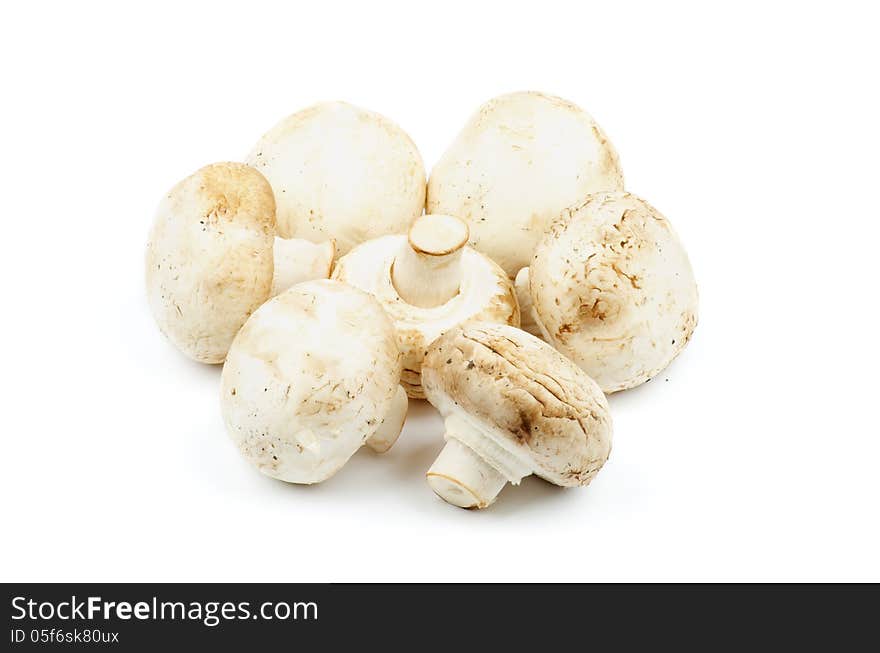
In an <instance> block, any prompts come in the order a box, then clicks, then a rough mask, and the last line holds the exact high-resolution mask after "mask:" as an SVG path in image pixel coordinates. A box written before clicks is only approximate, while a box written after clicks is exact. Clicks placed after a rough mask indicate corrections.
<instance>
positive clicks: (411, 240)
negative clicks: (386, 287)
mask: <svg viewBox="0 0 880 653" xmlns="http://www.w3.org/2000/svg"><path fill="white" fill-rule="evenodd" d="M468 237H469V233H468V227H467V224H465V223H464V222H462V221H461V220H459V219H458V218H454V217H452V216H450V215H424V216H422V217H420V218H418V219H417V220H416V221H415V222H414V223H413V225H412V227H410V230H409V237H408V239H407V243H406V244H405V245H404V246H403V247H402V248H401V250H400V252H399V253H398V255H397V257H396V258H395V259H394V264H393V265H392V267H391V281H392V283H393V284H394V288H395V289H396V290H397V292H398V294H399V295H400V296H401V298H402V299H403V300H404V301H405V302H407V303H409V304H412V305H413V306H419V307H421V308H433V307H435V306H440V305H442V304H445V303H446V302H448V301H449V300H450V299H452V298H453V297H455V295H457V294H458V290H459V287H460V286H461V253H462V251H463V250H464V246H465V244H466V243H467V241H468Z"/></svg>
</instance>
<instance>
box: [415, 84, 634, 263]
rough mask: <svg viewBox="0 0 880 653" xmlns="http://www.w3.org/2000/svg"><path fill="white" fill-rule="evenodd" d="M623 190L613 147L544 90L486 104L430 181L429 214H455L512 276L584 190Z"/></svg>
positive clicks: (572, 108) (597, 130)
mask: <svg viewBox="0 0 880 653" xmlns="http://www.w3.org/2000/svg"><path fill="white" fill-rule="evenodd" d="M622 188H623V173H622V172H621V168H620V164H619V162H618V159H617V153H616V152H615V150H614V147H613V146H612V145H611V143H610V142H609V141H608V139H607V138H606V136H605V134H604V133H603V132H602V130H601V129H600V128H599V126H598V125H597V124H596V122H595V121H594V120H593V119H592V118H591V117H590V116H589V115H588V114H587V113H586V112H584V111H583V110H582V109H580V108H579V107H577V106H576V105H574V104H572V103H571V102H567V101H566V100H563V99H561V98H558V97H553V96H550V95H544V94H542V93H511V94H509V95H502V96H500V97H497V98H495V99H493V100H490V101H489V102H487V103H486V104H484V105H483V106H482V107H480V109H479V110H478V111H477V113H476V114H474V115H473V116H472V117H471V119H470V120H469V121H468V123H467V124H466V125H465V126H464V128H463V129H462V131H461V133H460V134H459V135H458V137H457V138H456V140H455V142H454V143H453V144H452V145H451V146H450V148H449V149H448V150H447V151H446V153H445V154H444V155H443V157H442V158H441V159H440V161H439V162H438V163H437V165H435V166H434V169H433V170H432V171H431V178H430V179H429V181H428V195H427V210H428V213H449V214H450V215H455V216H458V217H459V218H462V219H463V220H465V221H466V222H467V223H468V226H469V227H470V244H471V246H472V247H474V249H476V250H478V251H480V252H483V253H484V254H486V255H488V256H489V257H491V258H492V260H494V261H495V262H496V263H498V265H500V266H501V267H502V268H504V270H505V272H507V274H508V276H510V277H511V278H513V277H514V275H516V273H517V272H519V270H520V269H521V268H522V267H523V266H526V265H528V261H529V258H530V257H531V255H532V251H533V250H534V248H535V245H536V244H537V243H538V241H539V240H540V238H541V236H542V235H543V233H544V230H545V229H546V228H547V226H548V225H549V223H550V221H551V220H552V219H553V218H555V217H556V216H557V215H559V213H560V212H561V211H562V210H563V209H565V208H566V207H569V206H572V205H573V204H575V203H576V202H578V201H580V200H581V199H582V198H583V197H584V196H585V195H587V194H588V193H593V192H597V191H606V190H620V189H622Z"/></svg>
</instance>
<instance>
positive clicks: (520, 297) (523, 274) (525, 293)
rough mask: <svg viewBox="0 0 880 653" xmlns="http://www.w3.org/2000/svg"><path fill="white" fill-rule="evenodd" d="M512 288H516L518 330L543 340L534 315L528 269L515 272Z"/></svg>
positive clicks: (536, 317)
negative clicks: (518, 315)
mask: <svg viewBox="0 0 880 653" xmlns="http://www.w3.org/2000/svg"><path fill="white" fill-rule="evenodd" d="M514 287H515V288H516V301H517V302H519V314H520V320H521V323H520V328H521V329H522V330H523V331H527V332H528V333H531V334H532V335H533V336H538V337H539V338H543V334H542V333H541V327H540V326H539V323H538V316H537V315H535V307H534V305H533V304H532V293H531V291H530V289H529V269H528V268H523V269H522V270H520V271H519V272H517V274H516V280H515V281H514Z"/></svg>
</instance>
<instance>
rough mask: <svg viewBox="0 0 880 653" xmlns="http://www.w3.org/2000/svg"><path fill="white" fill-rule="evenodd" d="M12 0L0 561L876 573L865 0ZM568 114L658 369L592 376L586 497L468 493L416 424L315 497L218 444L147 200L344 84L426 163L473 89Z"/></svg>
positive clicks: (499, 576)
mask: <svg viewBox="0 0 880 653" xmlns="http://www.w3.org/2000/svg"><path fill="white" fill-rule="evenodd" d="M714 4H715V3H694V4H692V5H680V4H674V5H673V4H670V3H638V4H633V3H623V2H613V3H612V2H606V3H602V4H600V5H588V4H586V3H580V2H578V3H575V2H572V3H556V2H550V1H548V0H542V1H541V2H528V3H512V2H511V3H503V4H502V3H481V2H476V1H474V0H471V1H469V2H461V3H459V2H450V1H448V0H444V2H436V3H430V4H426V5H422V6H419V5H418V4H417V3H415V2H401V3H397V4H390V3H382V2H363V3H351V4H338V3H334V2H328V1H326V0H320V1H317V0H316V1H314V2H310V3H307V4H306V3H295V2H283V3H282V2H279V3H277V4H274V5H273V4H262V3H259V2H251V1H249V2H233V3H217V2H212V3H205V4H203V5H195V4H187V3H180V2H174V3H169V4H168V5H163V4H162V3H157V2H150V3H143V5H142V7H141V8H140V9H135V8H132V7H128V6H126V5H127V3H107V4H103V5H98V4H94V3H88V2H83V3H79V2H78V3H58V4H55V5H51V4H44V3H15V4H14V6H13V7H11V8H5V9H4V11H3V16H2V20H0V55H2V56H0V60H2V62H3V63H2V66H3V75H2V91H0V92H2V95H3V100H2V104H0V113H2V121H0V135H2V150H0V165H2V175H0V179H2V196H0V199H2V204H0V206H2V231H0V234H2V256H0V265H2V279H3V294H2V297H3V310H2V314H3V320H2V330H3V333H2V357H0V369H2V381H0V383H2V396H3V413H2V427H0V431H2V453H0V465H2V468H0V491H2V499H0V501H2V523H3V527H2V530H3V535H2V536H0V554H2V555H0V579H2V580H5V581H11V580H107V581H115V580H173V581H190V580H264V581H272V580H278V581H307V580H308V581H343V580H349V581H351V580H389V581H392V580H394V581H415V580H449V581H453V580H462V581H469V580H511V581H512V580H533V581H537V580H546V581H550V580H557V581H558V580H698V581H701V580H743V581H745V580H874V581H878V580H880V556H878V549H880V525H878V521H880V518H878V513H880V509H878V499H880V482H878V478H880V427H878V409H877V407H878V403H880V401H878V397H877V389H878V385H880V382H878V380H880V364H878V363H880V360H878V358H880V357H878V346H877V341H878V320H877V308H876V305H877V298H878V294H880V293H878V291H877V289H876V284H877V281H878V276H880V275H878V259H880V256H878V247H880V227H878V220H880V209H878V206H880V193H878V178H880V174H878V173H880V130H878V118H880V103H878V98H877V89H878V62H880V47H878V38H877V34H876V28H877V24H878V18H877V16H876V15H872V10H871V9H870V7H871V4H870V3H853V4H849V3H844V2H828V3H824V4H810V3H791V4H790V5H789V4H783V3H769V2H761V3H756V4H754V5H752V4H749V3H735V4H734V3H731V4H730V6H729V7H728V8H726V9H722V8H719V7H716V6H713V5H714ZM524 89H534V90H541V91H545V92H548V93H553V94H557V95H561V96H563V97H566V98H568V99H570V100H572V101H574V102H577V103H578V104H580V105H581V106H583V107H584V108H585V109H587V110H588V111H589V112H590V113H591V114H592V115H593V116H594V117H595V118H596V119H597V120H598V121H599V123H600V124H601V125H602V126H603V128H604V129H605V130H606V132H607V133H608V135H609V137H610V138H611V140H612V141H613V142H614V143H615V145H616V147H617V149H618V151H619V152H620V155H621V160H622V163H623V166H624V171H625V174H626V180H627V186H628V188H629V189H630V190H631V191H633V192H636V193H638V194H640V195H642V196H643V197H645V198H646V199H648V200H649V201H650V202H651V203H653V204H654V205H655V206H657V207H658V208H659V209H660V210H661V211H662V212H663V213H664V214H665V215H666V216H667V217H668V218H669V219H670V220H671V221H672V222H673V224H674V225H675V226H676V228H677V230H678V231H679V233H680V235H681V236H682V238H683V240H684V242H685V244H686V246H687V247H688V250H689V252H690V256H691V260H692V263H693V266H694V269H695V272H696V275H697V279H698V282H699V285H700V293H701V316H700V324H699V327H698V328H697V331H696V334H695V337H694V339H693V341H692V342H691V344H690V345H689V347H688V348H687V349H686V350H685V352H684V353H683V355H682V356H681V357H680V359H679V360H678V361H677V362H676V363H674V364H673V365H672V366H671V367H670V368H669V369H668V370H667V371H665V372H664V373H662V374H661V375H660V376H659V377H657V378H656V379H654V380H653V381H652V382H651V383H649V384H647V385H646V386H643V387H641V388H639V389H637V390H633V391H630V392H627V393H624V394H620V395H615V396H613V397H612V398H611V407H612V411H613V414H614V418H615V427H616V429H615V436H614V437H615V439H614V451H613V453H612V457H611V459H610V461H609V463H608V464H607V466H606V467H605V468H604V469H603V471H602V472H601V473H600V474H599V475H598V476H597V478H596V480H595V481H594V482H593V484H592V485H591V486H590V487H588V488H586V489H575V490H560V489H558V488H555V487H552V486H550V485H547V484H545V483H543V482H542V481H539V480H534V479H529V480H527V481H526V482H524V484H523V485H522V486H521V487H519V488H514V487H508V488H507V489H505V490H504V492H503V493H502V495H501V496H500V498H499V501H498V503H497V504H496V505H495V506H493V507H492V508H490V509H489V510H485V511H481V512H468V511H462V510H458V509H455V508H452V507H451V506H448V505H446V504H444V503H443V502H442V501H440V500H439V499H437V498H436V497H435V496H434V495H433V494H432V493H431V491H430V489H429V488H428V487H427V485H426V484H425V482H424V472H425V470H426V469H427V467H428V466H429V465H430V463H431V461H432V459H433V456H434V455H436V453H437V452H438V450H439V448H440V446H441V441H442V438H441V433H440V421H439V419H437V418H436V416H435V415H434V414H433V413H432V409H431V407H430V406H428V405H427V404H417V405H415V406H413V408H412V413H411V419H410V421H409V423H408V425H407V428H406V430H405V432H404V434H403V436H402V438H401V440H400V442H399V443H398V445H397V447H396V448H395V449H394V450H392V452H390V453H388V454H387V455H385V456H382V457H379V456H376V455H373V454H370V453H369V452H367V451H365V450H363V451H361V452H360V453H358V454H357V455H356V456H355V458H353V459H352V461H351V462H350V464H349V465H348V466H347V467H345V468H344V469H343V470H342V471H341V472H340V473H339V474H338V475H337V476H335V477H334V478H332V479H331V480H329V481H327V482H326V483H324V484H323V485H320V486H316V487H296V486H288V485H285V484H283V483H280V482H276V481H272V480H270V479H268V478H264V477H262V476H261V475H260V474H259V473H257V472H256V471H255V470H254V469H252V468H251V467H249V466H248V465H247V464H246V463H245V462H244V461H243V460H241V459H240V458H239V455H238V453H237V452H236V450H235V449H234V447H233V446H232V445H231V443H230V442H229V441H228V439H227V437H226V435H225V433H224V430H223V425H222V422H221V418H220V413H219V405H218V380H219V371H220V370H219V368H213V367H206V366H201V365H197V364H195V363H191V362H188V361H187V360H186V359H185V358H183V357H182V356H181V355H180V354H178V353H177V352H176V351H175V350H174V349H173V348H172V347H171V346H170V345H169V344H168V343H167V342H166V341H165V340H163V338H162V337H161V336H160V335H159V333H158V331H157V329H156V328H155V325H154V324H153V322H152V320H151V317H150V315H149V312H148V310H147V306H146V302H145V299H144V292H143V279H142V274H143V272H142V259H143V247H144V245H145V242H146V234H147V230H148V227H149V224H150V221H151V219H152V213H153V210H154V208H155V206H156V204H157V203H158V201H159V199H160V198H161V197H162V196H163V194H164V193H165V191H166V190H167V189H168V188H169V187H171V186H172V185H173V184H174V183H176V182H177V181H178V180H179V179H181V178H183V177H184V176H186V175H188V174H190V173H191V172H193V171H194V170H196V169H197V168H199V167H200V166H202V165H204V164H207V163H210V162H213V161H218V160H228V159H240V158H242V157H243V156H244V155H245V154H246V153H247V152H248V150H249V149H250V147H251V145H252V144H253V143H254V142H255V141H256V139H257V138H258V137H259V136H260V135H261V134H262V133H263V132H264V131H265V130H266V129H268V128H269V127H270V126H272V125H273V124H274V123H275V122H276V121H277V120H279V119H280V118H282V117H283V116H285V115H287V114H289V113H292V112H294V111H295V110H298V109H300V108H302V107H304V106H307V105H309V104H312V103H313V102H315V101H318V100H322V99H344V100H348V101H350V102H353V103H355V104H359V105H362V106H364V107H367V108H371V109H374V110H376V111H379V112H381V113H384V114H385V115H387V116H389V117H391V118H392V119H394V120H396V121H397V122H398V123H399V124H400V125H401V126H402V127H403V128H404V129H405V130H406V131H407V132H408V133H409V134H410V135H411V136H412V137H413V138H414V140H415V141H416V143H417V144H418V145H419V147H420V149H421V152H422V155H423V157H424V159H425V163H426V166H427V167H428V168H429V169H430V166H431V165H432V164H433V163H434V162H435V161H436V160H437V158H438V157H439V155H440V154H441V153H442V151H443V149H444V148H445V147H446V145H447V144H448V143H449V142H451V140H452V139H453V137H454V136H455V134H456V133H457V131H458V129H459V128H460V127H461V125H462V124H463V123H464V121H465V120H466V119H467V117H468V116H469V115H470V114H471V112H472V111H474V110H475V109H476V107H477V106H478V105H479V104H480V103H482V102H483V101H485V100H487V99H489V98H491V97H493V96H494V95H497V94H500V93H503V92H508V91H512V90H524Z"/></svg>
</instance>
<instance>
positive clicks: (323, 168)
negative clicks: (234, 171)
mask: <svg viewBox="0 0 880 653" xmlns="http://www.w3.org/2000/svg"><path fill="white" fill-rule="evenodd" d="M247 162H248V163H250V164H251V165H253V166H254V167H256V168H257V169H258V170H259V171H260V172H262V173H263V174H264V175H266V178H267V179H268V180H269V183H270V184H271V185H272V189H273V190H274V192H275V202H276V204H277V207H278V209H277V210H278V234H279V236H281V237H282V238H304V239H306V240H309V241H311V242H314V243H321V242H324V241H326V240H329V239H334V240H335V241H336V247H337V249H338V253H339V254H340V255H341V254H345V253H347V252H348V251H349V250H350V249H351V248H352V247H354V246H355V245H357V244H359V243H361V242H363V241H365V240H368V239H370V238H375V237H377V236H384V235H386V234H394V233H404V232H405V231H406V230H407V229H408V228H409V226H410V224H411V223H412V221H413V220H415V218H416V217H417V216H418V215H420V214H421V212H422V209H423V208H424V204H425V168H424V165H423V163H422V159H421V156H420V155H419V152H418V150H417V149H416V146H415V144H414V143H413V142H412V140H411V139H410V137H409V136H407V134H406V133H405V132H404V131H403V130H402V129H401V128H400V127H398V126H397V125H396V124H395V123H393V122H392V121H390V120H388V119H387V118H385V117H384V116H380V115H379V114H377V113H373V112H372V111H367V110H365V109H360V108H358V107H355V106H352V105H350V104H347V103H345V102H326V103H322V104H317V105H315V106H312V107H309V108H307V109H304V110H302V111H300V112H298V113H295V114H293V115H291V116H289V117H287V118H285V119H284V120H282V121H281V122H279V123H278V124H277V125H275V127H273V128H272V129H271V130H269V131H268V132H267V133H266V134H265V135H264V136H263V137H262V138H261V139H260V141H259V142H258V143H257V145H256V147H254V149H253V151H252V152H251V154H250V155H249V156H248V158H247Z"/></svg>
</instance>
